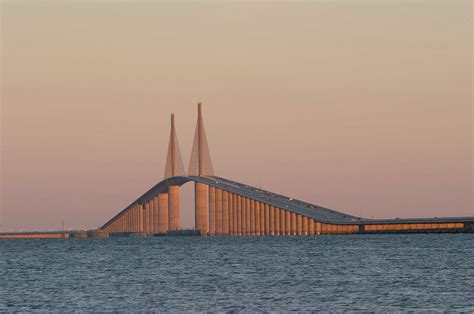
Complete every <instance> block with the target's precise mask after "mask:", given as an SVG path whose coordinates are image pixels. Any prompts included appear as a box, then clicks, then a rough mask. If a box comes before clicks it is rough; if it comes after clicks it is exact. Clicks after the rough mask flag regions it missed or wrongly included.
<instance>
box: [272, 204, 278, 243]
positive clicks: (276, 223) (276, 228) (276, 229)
mask: <svg viewBox="0 0 474 314" xmlns="http://www.w3.org/2000/svg"><path fill="white" fill-rule="evenodd" d="M272 208H273V212H274V215H275V235H276V236H279V235H280V209H278V208H275V207H273V206H272Z"/></svg>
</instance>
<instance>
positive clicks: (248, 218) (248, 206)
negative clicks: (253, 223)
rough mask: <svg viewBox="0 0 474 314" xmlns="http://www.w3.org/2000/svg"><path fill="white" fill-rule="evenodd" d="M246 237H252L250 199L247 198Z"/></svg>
mask: <svg viewBox="0 0 474 314" xmlns="http://www.w3.org/2000/svg"><path fill="white" fill-rule="evenodd" d="M245 235H247V236H249V235H251V232H250V199H249V198H245Z"/></svg>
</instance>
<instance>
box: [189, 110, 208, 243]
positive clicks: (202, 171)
mask: <svg viewBox="0 0 474 314" xmlns="http://www.w3.org/2000/svg"><path fill="white" fill-rule="evenodd" d="M188 175H189V176H214V169H213V167H212V161H211V154H210V153H209V146H208V145H207V138H206V131H205V130H204V122H203V119H202V104H201V103H200V102H199V103H198V118H197V123H196V131H195V133H194V141H193V147H192V149H191V158H190V161H189V168H188ZM209 192H210V193H211V191H209ZM194 197H195V198H194V225H195V228H196V229H199V230H201V234H203V235H205V234H207V232H208V227H207V198H208V187H207V185H205V184H203V183H199V182H195V183H194Z"/></svg>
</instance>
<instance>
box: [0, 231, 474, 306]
mask: <svg viewBox="0 0 474 314" xmlns="http://www.w3.org/2000/svg"><path fill="white" fill-rule="evenodd" d="M473 257H474V235H473V234H431V235H426V234H414V235H367V236H363V235H356V236H350V235H347V236H320V237H317V238H314V239H311V238H309V237H307V238H297V237H294V238H293V237H288V238H237V239H236V238H215V239H210V238H187V237H181V238H109V239H68V240H62V239H58V240H0V312H4V311H31V310H39V311H55V312H65V311H138V310H156V311H175V312H176V311H288V310H296V311H308V310H323V311H328V310H329V311H331V310H332V311H338V312H339V311H343V310H363V311H367V310H368V311H378V312H381V311H396V310H401V311H409V310H420V309H422V310H426V311H432V310H450V311H454V310H459V311H471V312H472V311H474V258H473Z"/></svg>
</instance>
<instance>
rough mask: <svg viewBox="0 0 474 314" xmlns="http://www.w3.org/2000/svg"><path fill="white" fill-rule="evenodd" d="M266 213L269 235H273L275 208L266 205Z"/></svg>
mask: <svg viewBox="0 0 474 314" xmlns="http://www.w3.org/2000/svg"><path fill="white" fill-rule="evenodd" d="M268 213H269V215H268V216H269V228H270V230H269V231H270V235H271V236H274V235H275V209H274V208H273V206H268Z"/></svg>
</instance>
